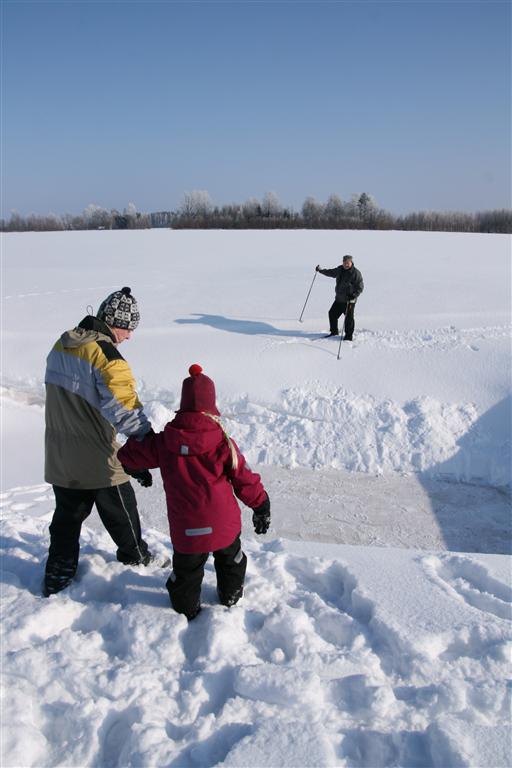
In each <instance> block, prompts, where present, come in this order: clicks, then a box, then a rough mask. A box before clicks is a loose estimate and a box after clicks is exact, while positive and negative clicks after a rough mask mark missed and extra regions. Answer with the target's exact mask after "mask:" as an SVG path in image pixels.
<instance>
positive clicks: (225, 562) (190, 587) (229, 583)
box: [166, 534, 247, 619]
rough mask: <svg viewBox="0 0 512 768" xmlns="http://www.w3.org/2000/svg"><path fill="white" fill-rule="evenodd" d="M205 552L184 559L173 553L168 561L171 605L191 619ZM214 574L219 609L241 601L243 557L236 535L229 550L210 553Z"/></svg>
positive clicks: (197, 599) (197, 603) (195, 609)
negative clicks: (220, 605) (169, 566)
mask: <svg viewBox="0 0 512 768" xmlns="http://www.w3.org/2000/svg"><path fill="white" fill-rule="evenodd" d="M208 555H209V553H208V552H202V553H200V554H197V555H185V554H182V553H181V552H176V550H174V554H173V557H172V573H171V575H170V576H169V578H168V579H167V584H166V586H167V590H168V592H169V597H170V598H171V605H172V607H173V608H174V610H175V611H177V613H184V614H185V616H186V617H187V619H193V618H194V616H197V614H198V613H199V610H200V595H201V584H202V582H203V576H204V566H205V563H206V561H207V560H208ZM213 560H214V564H215V572H216V574H217V594H218V596H219V600H220V602H221V603H222V604H223V605H227V606H230V605H234V604H235V603H236V602H238V600H239V599H240V598H241V597H242V594H243V591H244V590H243V586H244V580H245V571H246V569H247V557H246V555H245V553H244V552H242V547H241V544H240V534H238V536H237V537H236V539H235V540H234V541H233V543H232V544H230V545H229V547H225V548H224V549H218V550H217V551H216V552H214V553H213Z"/></svg>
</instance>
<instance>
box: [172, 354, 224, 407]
mask: <svg viewBox="0 0 512 768" xmlns="http://www.w3.org/2000/svg"><path fill="white" fill-rule="evenodd" d="M188 372H189V373H190V376H188V377H187V378H186V379H184V380H183V385H182V388H181V402H180V411H198V412H206V413H213V414H214V415H215V416H220V412H219V411H218V409H217V405H216V403H215V384H214V383H213V381H212V380H211V379H210V378H209V377H208V376H205V374H204V373H203V369H202V368H201V366H200V365H198V364H197V363H194V365H191V366H190V368H189V369H188Z"/></svg>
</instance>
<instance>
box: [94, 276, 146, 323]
mask: <svg viewBox="0 0 512 768" xmlns="http://www.w3.org/2000/svg"><path fill="white" fill-rule="evenodd" d="M96 317H97V318H98V320H103V322H104V323H106V324H107V325H110V327H111V328H124V329H125V330H127V331H134V330H135V329H136V327H137V326H138V324H139V320H140V315H139V308H138V306H137V302H136V301H135V296H132V291H131V288H128V286H126V287H125V288H121V290H120V291H114V293H111V294H110V296H107V298H106V299H105V300H104V301H102V303H101V304H100V308H99V309H98V312H97V314H96Z"/></svg>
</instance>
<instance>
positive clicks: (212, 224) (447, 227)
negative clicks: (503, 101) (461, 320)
mask: <svg viewBox="0 0 512 768" xmlns="http://www.w3.org/2000/svg"><path fill="white" fill-rule="evenodd" d="M158 227H170V228H172V229H381V230H386V229H388V230H389V229H395V230H414V231H423V232H498V233H511V232H512V209H500V210H492V211H482V212H479V213H463V212H460V211H448V212H446V211H445V212H438V211H419V212H417V213H408V214H407V215H405V216H395V215H394V214H392V213H390V212H389V211H386V210H384V209H383V208H380V207H379V206H378V205H377V204H376V202H375V200H374V199H373V197H372V196H371V195H368V194H367V193H366V192H363V193H362V194H357V195H352V197H351V199H350V200H349V201H343V200H342V199H341V198H340V197H338V195H330V197H329V198H328V200H327V202H325V203H323V202H319V201H318V200H315V198H313V197H308V198H306V200H305V201H304V204H303V205H302V209H301V211H300V213H299V212H296V211H294V210H292V209H291V208H286V207H285V206H283V205H282V204H281V203H280V202H279V199H278V197H277V195H276V194H275V193H274V192H268V193H267V194H266V195H264V197H263V199H262V200H261V201H259V200H257V199H255V198H252V199H250V200H247V201H246V202H245V203H241V204H238V203H232V204H230V205H222V206H217V205H214V204H213V203H212V201H211V199H210V196H209V194H208V192H204V191H195V192H187V193H186V194H185V195H184V197H183V200H182V202H181V204H180V206H179V207H178V209H177V210H176V211H158V212H156V213H140V212H139V211H137V208H136V206H135V205H134V204H133V203H130V204H129V205H128V206H127V207H126V208H125V209H124V211H123V212H122V213H120V212H119V211H117V210H111V211H108V210H106V209H105V208H101V207H100V206H98V205H89V206H88V207H87V208H86V209H85V210H84V211H83V212H82V213H81V214H79V215H77V216H74V215H71V214H64V215H62V216H60V215H56V214H53V213H52V214H48V215H47V216H38V215H35V214H31V215H29V216H21V215H20V214H19V213H13V214H12V215H11V217H10V219H9V220H8V221H5V220H4V219H1V220H0V230H1V231H3V232H48V231H58V230H79V229H153V228H158Z"/></svg>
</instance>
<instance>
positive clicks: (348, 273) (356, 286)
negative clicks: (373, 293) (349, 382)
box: [316, 254, 364, 341]
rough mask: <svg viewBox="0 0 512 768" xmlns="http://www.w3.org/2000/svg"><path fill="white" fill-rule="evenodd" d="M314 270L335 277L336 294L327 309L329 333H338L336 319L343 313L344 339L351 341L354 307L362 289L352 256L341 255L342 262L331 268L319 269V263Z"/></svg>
mask: <svg viewBox="0 0 512 768" xmlns="http://www.w3.org/2000/svg"><path fill="white" fill-rule="evenodd" d="M316 271H317V272H320V274H321V275H325V276H326V277H335V278H336V294H335V299H334V303H333V305H332V307H331V308H330V310H329V331H330V333H329V335H330V336H337V335H338V320H339V318H340V316H341V315H345V335H344V337H343V338H344V339H345V341H352V336H353V334H354V309H355V306H356V301H357V297H358V296H360V295H361V294H362V292H363V289H364V283H363V276H362V274H361V273H360V271H359V270H358V269H356V268H355V266H354V261H353V259H352V256H350V255H349V254H347V255H346V256H344V257H343V264H340V266H339V267H334V268H333V269H321V268H320V266H319V265H317V267H316Z"/></svg>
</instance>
